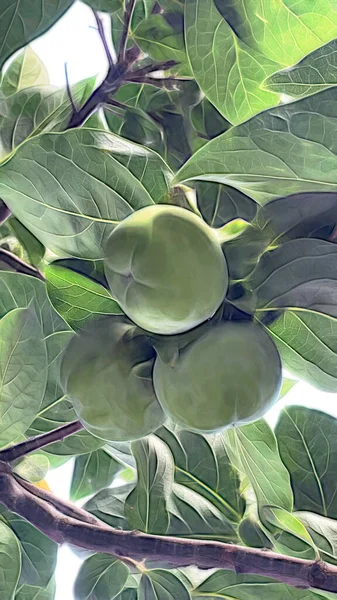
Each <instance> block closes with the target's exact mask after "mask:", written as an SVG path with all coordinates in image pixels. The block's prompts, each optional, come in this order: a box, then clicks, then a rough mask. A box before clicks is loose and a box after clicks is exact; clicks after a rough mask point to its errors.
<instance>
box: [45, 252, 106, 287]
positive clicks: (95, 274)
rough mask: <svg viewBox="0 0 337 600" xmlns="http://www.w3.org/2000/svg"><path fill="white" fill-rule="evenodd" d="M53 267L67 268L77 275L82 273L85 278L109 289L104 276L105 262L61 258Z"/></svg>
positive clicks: (54, 262) (55, 261)
mask: <svg viewBox="0 0 337 600" xmlns="http://www.w3.org/2000/svg"><path fill="white" fill-rule="evenodd" d="M52 265H53V267H65V268H66V269H70V270H71V271H76V273H81V274H82V275H85V277H90V279H93V280H94V281H97V283H100V284H101V285H103V286H104V287H106V288H108V287H109V286H108V282H107V280H106V277H105V274H104V261H103V260H81V259H80V258H61V259H58V260H54V261H53V263H52Z"/></svg>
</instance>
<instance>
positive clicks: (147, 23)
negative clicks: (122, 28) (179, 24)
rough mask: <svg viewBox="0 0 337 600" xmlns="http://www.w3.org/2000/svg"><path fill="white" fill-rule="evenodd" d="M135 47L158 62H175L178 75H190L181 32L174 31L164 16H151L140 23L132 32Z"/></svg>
mask: <svg viewBox="0 0 337 600" xmlns="http://www.w3.org/2000/svg"><path fill="white" fill-rule="evenodd" d="M133 38H134V40H135V41H136V43H137V45H138V46H139V47H140V48H141V49H142V50H143V52H145V53H146V54H149V55H150V56H151V57H152V58H153V59H154V60H156V61H158V62H162V61H166V60H175V61H176V62H177V63H179V65H178V66H177V67H178V68H176V67H174V69H173V70H174V71H178V73H179V75H190V74H191V72H190V68H189V65H188V62H187V56H186V52H185V44H184V37H183V34H182V32H181V33H179V32H177V31H175V29H174V28H173V27H171V25H170V24H169V23H168V22H167V21H166V20H165V18H164V15H161V14H157V15H151V16H149V17H148V18H147V19H145V20H144V21H142V22H141V23H140V24H139V25H138V27H137V28H136V29H135V30H134V32H133Z"/></svg>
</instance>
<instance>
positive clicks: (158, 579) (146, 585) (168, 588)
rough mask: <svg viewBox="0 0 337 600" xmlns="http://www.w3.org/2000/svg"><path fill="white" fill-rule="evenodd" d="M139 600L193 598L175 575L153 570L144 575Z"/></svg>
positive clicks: (185, 599) (180, 599)
mask: <svg viewBox="0 0 337 600" xmlns="http://www.w3.org/2000/svg"><path fill="white" fill-rule="evenodd" d="M138 598H139V600H176V599H178V598H179V600H190V598H191V596H190V593H189V591H188V589H187V588H186V586H185V585H184V584H183V582H182V581H181V580H180V579H178V577H177V576H176V575H174V573H170V571H165V570H164V569H152V570H150V571H147V572H146V573H144V574H143V575H142V578H141V580H140V585H139V593H138Z"/></svg>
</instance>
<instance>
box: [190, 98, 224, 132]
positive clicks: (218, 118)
mask: <svg viewBox="0 0 337 600" xmlns="http://www.w3.org/2000/svg"><path fill="white" fill-rule="evenodd" d="M191 122H192V125H193V127H194V128H195V129H196V130H197V133H198V134H199V135H201V136H206V138H208V139H212V138H214V137H216V136H217V135H220V133H223V132H224V131H227V129H229V127H230V123H229V122H228V121H226V119H224V118H223V116H222V115H221V114H220V113H219V111H218V110H217V109H216V108H215V106H213V104H211V103H210V101H209V100H208V99H207V98H206V97H204V98H202V100H201V102H199V104H197V105H196V106H193V108H192V109H191Z"/></svg>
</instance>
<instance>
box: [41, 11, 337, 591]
mask: <svg viewBox="0 0 337 600" xmlns="http://www.w3.org/2000/svg"><path fill="white" fill-rule="evenodd" d="M105 21H106V24H107V26H108V27H109V19H108V18H107V19H105ZM95 25H96V23H95V20H94V17H93V14H92V12H91V10H90V9H89V8H88V7H87V6H86V5H85V4H82V3H80V2H76V3H75V4H74V6H73V7H72V8H71V9H70V10H69V11H68V12H67V13H66V15H65V16H64V17H63V18H62V19H61V20H60V21H59V22H58V23H57V24H56V25H55V26H54V27H53V28H52V30H51V31H49V32H48V33H47V34H45V35H44V36H42V37H41V38H39V39H38V40H37V41H35V42H34V43H33V44H32V47H33V49H34V50H35V52H37V53H38V54H39V55H40V57H41V59H42V60H43V62H44V63H45V65H46V67H47V69H48V72H49V75H50V80H51V83H52V84H54V85H60V86H63V85H64V83H65V77H64V63H67V65H68V73H69V79H70V81H71V82H72V83H74V82H76V81H79V80H81V79H84V78H86V77H89V76H91V75H95V74H97V75H99V77H101V78H102V77H103V76H104V73H105V71H106V59H105V55H104V52H103V49H102V44H101V42H100V38H99V36H98V33H97V30H96V29H95ZM285 404H305V405H306V406H308V407H310V408H317V409H319V410H324V411H326V412H327V413H330V414H332V415H333V416H336V417H337V398H336V394H325V393H322V392H318V391H317V390H315V389H314V388H312V387H311V386H309V385H307V384H304V383H299V384H297V385H296V386H295V388H293V389H292V390H291V391H290V392H289V394H288V395H287V397H286V399H285V400H284V401H281V402H279V403H278V405H277V406H276V407H275V408H274V409H272V410H271V411H270V413H269V415H268V418H269V422H270V423H271V424H274V423H275V422H276V419H277V415H278V413H279V410H280V408H282V406H284V405H285ZM72 468H73V461H69V462H68V463H67V464H66V465H64V466H62V467H60V468H58V469H55V470H54V471H52V472H50V473H49V475H48V483H49V485H50V486H51V488H52V489H53V491H55V493H56V494H57V495H58V496H59V497H61V498H65V499H67V498H68V497H69V486H70V481H71V475H72ZM80 564H81V561H80V560H79V558H78V557H77V556H76V555H75V554H74V553H73V552H72V551H71V550H70V549H69V548H67V547H63V548H61V549H60V551H59V558H58V565H57V570H56V580H57V593H56V600H73V594H72V587H73V582H74V580H75V577H76V574H77V571H78V568H79V566H80Z"/></svg>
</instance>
